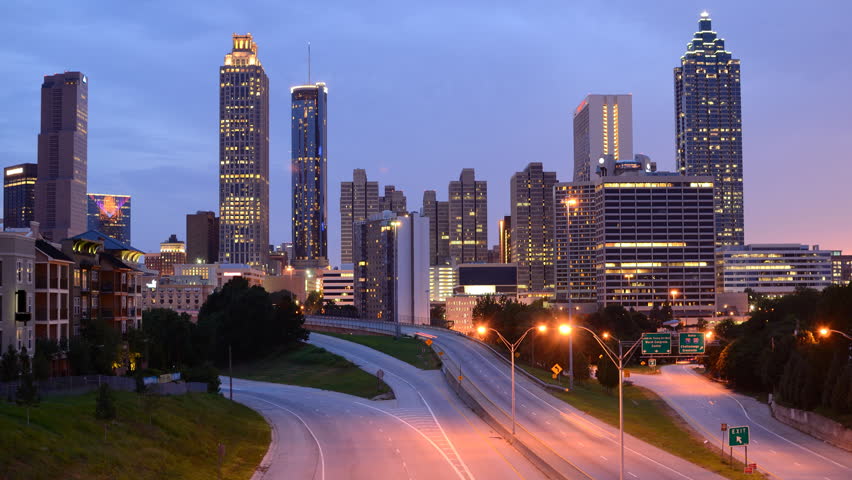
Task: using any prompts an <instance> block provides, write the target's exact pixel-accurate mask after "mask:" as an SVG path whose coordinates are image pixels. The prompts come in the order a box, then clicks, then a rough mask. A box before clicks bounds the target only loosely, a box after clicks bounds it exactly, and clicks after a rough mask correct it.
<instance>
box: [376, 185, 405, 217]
mask: <svg viewBox="0 0 852 480" xmlns="http://www.w3.org/2000/svg"><path fill="white" fill-rule="evenodd" d="M407 203H408V202H407V200H406V198H405V192H403V191H402V190H397V189H396V187H395V186H393V185H385V194H384V195H382V196H381V197H379V211H380V212H384V211H385V210H387V211H389V212H393V213H395V214H397V215H405V214H406V213H408V205H407Z"/></svg>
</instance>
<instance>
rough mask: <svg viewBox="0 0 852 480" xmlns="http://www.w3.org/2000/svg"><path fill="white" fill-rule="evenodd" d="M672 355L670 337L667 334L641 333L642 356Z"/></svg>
mask: <svg viewBox="0 0 852 480" xmlns="http://www.w3.org/2000/svg"><path fill="white" fill-rule="evenodd" d="M670 353H672V336H671V334H669V333H643V334H642V355H655V354H670Z"/></svg>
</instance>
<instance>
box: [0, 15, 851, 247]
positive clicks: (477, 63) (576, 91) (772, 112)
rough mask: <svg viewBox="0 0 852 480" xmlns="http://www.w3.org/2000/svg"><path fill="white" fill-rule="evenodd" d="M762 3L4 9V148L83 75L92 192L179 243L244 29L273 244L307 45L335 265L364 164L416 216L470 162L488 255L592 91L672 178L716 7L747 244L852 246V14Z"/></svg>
mask: <svg viewBox="0 0 852 480" xmlns="http://www.w3.org/2000/svg"><path fill="white" fill-rule="evenodd" d="M190 3H191V5H190ZM249 4H251V6H250V7H246V6H242V7H240V5H249ZM758 4H761V5H758ZM763 5H766V4H765V2H743V1H742V0H737V1H722V2H714V1H709V0H707V1H704V2H694V1H683V0H678V1H665V2H663V1H659V2H658V1H655V2H636V1H608V2H565V1H553V2H546V1H539V2H528V3H524V2H516V1H510V2H493V1H491V2H486V1H482V2H477V1H447V2H444V1H443V0H441V1H437V0H434V1H429V2H401V1H398V0H397V1H393V0H391V1H365V2H351V1H340V2H334V1H327V2H319V3H317V2H280V1H272V0H270V1H266V2H234V1H226V2H220V1H213V0H208V1H204V2H200V1H198V2H174V1H159V0H157V1H147V2H141V3H140V2H135V3H127V2H114V1H100V2H94V1H93V2H29V1H24V0H4V1H3V2H2V5H0V18H3V19H4V20H5V21H4V22H3V25H4V33H5V34H4V41H3V43H2V45H0V58H2V61H0V74H2V78H3V79H4V82H3V83H4V85H3V88H2V89H0V105H2V109H0V153H2V161H3V166H5V165H11V164H14V163H21V162H35V161H36V135H37V133H38V128H39V119H38V115H39V102H40V94H39V89H40V85H41V82H42V77H43V75H45V74H51V73H55V72H61V71H63V70H80V71H82V72H84V73H86V74H87V75H88V76H89V82H90V83H89V85H90V86H89V94H90V103H89V191H90V192H97V193H119V194H130V195H132V196H133V239H132V240H133V242H132V243H133V244H134V245H135V246H136V247H137V248H140V249H143V250H148V251H150V250H155V249H156V248H157V245H158V243H159V242H161V241H163V240H165V239H166V238H167V237H168V236H169V234H171V233H177V234H178V236H179V237H181V238H184V235H185V233H184V225H185V223H184V222H185V217H184V215H185V214H186V213H188V212H194V211H196V210H214V211H215V210H217V203H218V193H217V192H218V190H217V172H218V167H217V162H218V143H217V141H218V140H217V135H218V130H217V126H218V67H219V65H221V63H222V60H223V56H224V55H225V53H227V52H228V51H229V49H230V41H231V39H230V37H231V34H232V33H234V32H238V33H244V32H251V33H252V34H254V36H255V40H256V41H257V42H258V44H259V55H260V58H261V61H262V62H263V64H264V67H265V68H266V72H267V74H268V75H269V78H270V85H271V87H270V90H271V100H270V107H271V132H272V133H271V138H270V143H271V145H270V151H271V154H270V163H271V165H270V167H271V168H270V171H271V172H272V173H271V179H270V191H271V215H270V219H271V241H272V242H275V243H279V242H282V241H286V240H289V239H290V201H291V200H290V177H289V174H288V168H289V162H290V153H289V148H290V121H289V110H290V106H289V87H290V86H291V85H294V84H299V83H303V82H305V79H306V75H307V74H306V60H305V57H306V54H305V45H306V42H308V41H310V42H311V45H312V52H313V59H314V61H313V77H314V79H315V80H321V81H325V82H327V83H328V86H329V103H328V104H329V128H328V130H329V145H328V149H329V164H328V165H329V179H328V186H329V203H330V210H329V223H330V235H329V254H330V256H331V259H332V262H333V263H336V262H338V261H339V257H340V253H339V222H340V219H339V211H338V208H337V206H338V196H339V189H340V186H339V185H340V181H341V180H348V179H350V178H351V174H352V169H353V168H366V169H367V175H368V177H369V178H370V179H371V180H378V181H379V182H380V183H381V185H385V184H394V185H396V186H397V188H401V189H403V190H405V193H406V195H407V197H408V205H409V208H410V209H419V208H420V204H421V199H422V192H423V190H425V189H436V190H437V191H438V194H439V197H440V198H446V194H447V191H446V190H447V183H448V182H449V181H450V180H452V179H455V178H457V177H458V175H459V173H460V171H461V169H462V168H463V167H473V168H475V169H476V173H477V178H482V179H485V180H487V181H488V183H489V185H488V189H489V206H488V208H489V212H490V214H491V216H490V218H489V230H490V232H489V233H490V235H489V237H490V243H492V244H493V243H496V241H497V235H496V228H497V221H496V220H497V218H498V217H500V216H503V215H505V214H508V212H509V203H508V190H509V177H510V176H511V175H512V173H513V172H515V171H518V170H521V169H522V168H523V167H524V166H525V165H526V164H527V163H528V162H531V161H540V162H543V163H544V166H545V168H546V169H548V170H555V171H556V172H557V174H558V178H559V179H560V180H562V181H570V180H571V178H570V172H571V168H572V160H571V158H572V139H571V119H572V116H571V112H572V111H573V109H574V107H576V105H577V104H578V103H579V102H580V100H582V98H583V97H584V95H586V94H588V93H625V92H626V93H632V94H633V115H634V122H635V125H634V137H635V150H636V151H637V152H642V153H645V154H648V155H650V156H651V157H652V158H653V159H654V160H656V161H657V163H658V166H659V168H660V169H663V170H671V169H673V168H674V160H673V158H674V114H673V110H674V106H673V103H674V100H673V97H674V94H673V81H672V68H673V67H675V66H676V65H678V63H679V59H680V56H681V54H682V53H683V52H684V51H685V49H686V43H687V42H688V41H689V39H690V38H692V34H693V32H695V30H696V28H697V21H698V15H699V13H700V12H701V11H702V10H703V9H705V8H706V9H708V10H709V11H710V13H711V17H712V18H713V26H714V29H715V30H716V31H718V32H719V34H720V36H721V37H722V38H724V39H725V40H726V42H727V47H728V49H729V50H731V51H732V52H733V54H734V56H735V57H737V58H740V59H741V60H742V82H743V90H742V92H743V117H744V121H743V139H744V150H745V160H744V163H745V201H746V241H747V242H750V243H757V242H801V243H809V244H819V245H820V246H822V247H823V248H833V249H844V250H846V251H847V252H849V251H852V213H850V203H852V202H850V200H849V198H850V197H849V184H850V179H852V166H850V165H852V162H850V159H849V152H850V151H852V134H850V130H852V116H850V113H849V112H852V93H850V85H849V79H850V78H852V62H849V61H848V58H847V57H846V53H845V51H844V48H845V47H843V45H848V42H849V40H848V26H849V21H848V19H849V18H850V17H852V3H848V2H832V3H831V5H830V8H829V3H828V2H819V1H818V2H811V3H808V4H807V5H805V6H803V4H801V2H794V1H775V2H772V3H771V7H767V6H763Z"/></svg>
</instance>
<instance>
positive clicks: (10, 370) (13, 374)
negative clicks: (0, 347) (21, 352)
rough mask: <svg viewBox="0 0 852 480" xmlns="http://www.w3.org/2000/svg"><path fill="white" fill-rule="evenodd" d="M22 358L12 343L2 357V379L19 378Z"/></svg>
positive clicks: (0, 359)
mask: <svg viewBox="0 0 852 480" xmlns="http://www.w3.org/2000/svg"><path fill="white" fill-rule="evenodd" d="M20 358H21V357H19V356H18V350H17V349H15V347H14V346H12V345H11V344H10V345H9V348H8V349H7V350H6V353H4V354H3V356H2V357H0V380H2V381H4V382H12V381H15V380H17V379H18V373H20V371H21V363H20Z"/></svg>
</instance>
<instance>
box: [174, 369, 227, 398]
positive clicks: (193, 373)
mask: <svg viewBox="0 0 852 480" xmlns="http://www.w3.org/2000/svg"><path fill="white" fill-rule="evenodd" d="M181 378H183V380H184V381H186V382H202V383H206V384H207V393H219V387H220V386H221V384H222V381H221V380H220V379H219V370H217V369H216V367H214V366H213V365H210V364H206V365H202V366H198V367H194V368H191V369H187V370H184V371H183V372H181Z"/></svg>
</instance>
